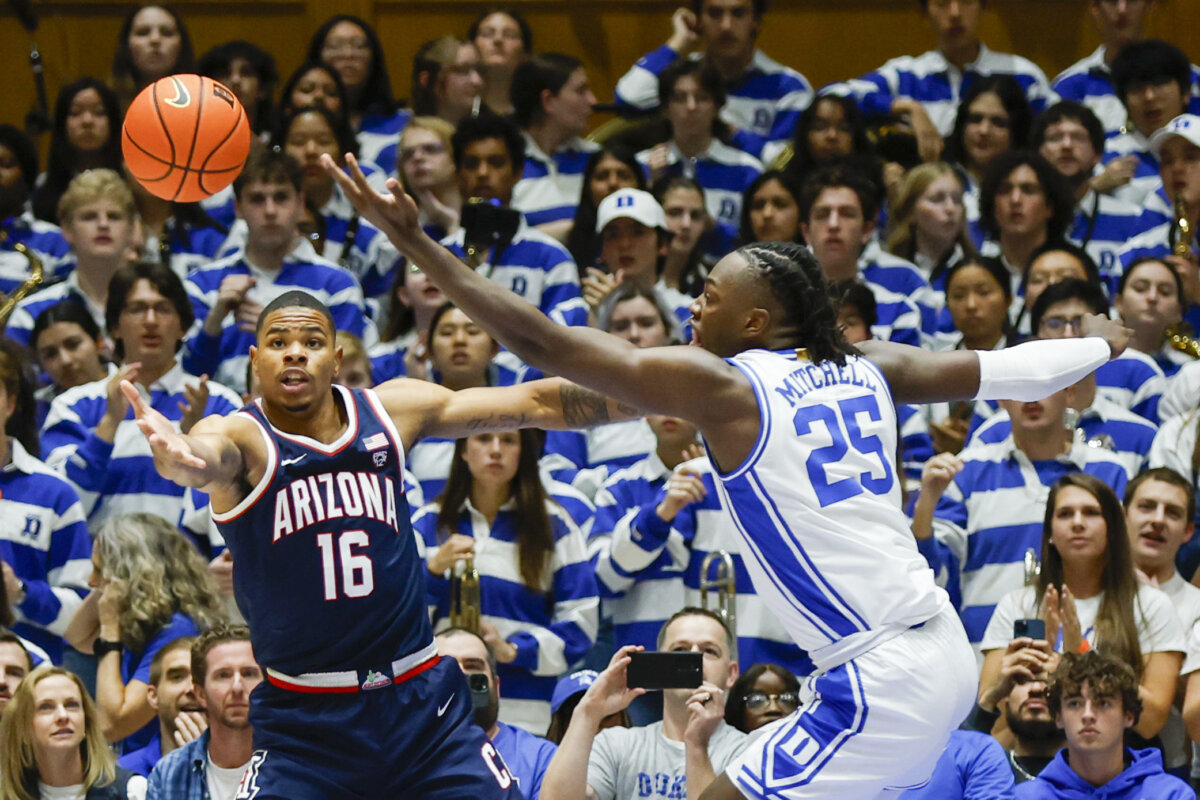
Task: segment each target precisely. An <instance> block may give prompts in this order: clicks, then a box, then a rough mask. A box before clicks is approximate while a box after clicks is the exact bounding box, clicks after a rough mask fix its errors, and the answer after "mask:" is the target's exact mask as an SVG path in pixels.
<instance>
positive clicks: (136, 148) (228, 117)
mask: <svg viewBox="0 0 1200 800" xmlns="http://www.w3.org/2000/svg"><path fill="white" fill-rule="evenodd" d="M250 139H251V134H250V121H249V120H248V119H247V118H246V111H245V109H243V108H242V104H241V103H240V102H238V99H237V97H236V96H234V94H233V91H232V90H230V89H229V88H228V87H227V86H225V85H223V84H220V83H218V82H216V81H214V80H213V79H212V78H204V77H201V76H199V75H168V76H167V77H165V78H161V79H159V80H157V81H155V82H154V83H152V84H150V85H149V86H147V87H146V88H145V89H143V90H142V91H141V92H140V93H139V94H138V96H137V97H135V98H134V99H133V103H131V104H130V106H129V110H128V111H127V112H126V113H125V124H124V125H123V126H122V127H121V151H122V153H123V154H124V156H125V164H126V165H127V166H128V168H129V173H130V174H131V175H133V177H134V178H135V179H136V180H137V182H138V183H140V184H141V185H142V186H144V187H145V188H146V190H147V191H148V192H150V193H151V194H153V195H155V196H157V197H161V198H163V199H164V200H173V201H175V202H179V203H194V202H196V201H198V200H203V199H204V198H206V197H209V196H211V195H213V194H216V193H217V192H219V191H221V190H222V189H224V188H225V187H226V186H228V185H229V184H231V183H233V179H234V178H236V177H237V176H238V173H240V172H241V171H242V165H244V164H245V163H246V156H247V155H249V153H250Z"/></svg>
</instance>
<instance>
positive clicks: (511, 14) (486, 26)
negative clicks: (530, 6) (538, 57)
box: [467, 8, 533, 114]
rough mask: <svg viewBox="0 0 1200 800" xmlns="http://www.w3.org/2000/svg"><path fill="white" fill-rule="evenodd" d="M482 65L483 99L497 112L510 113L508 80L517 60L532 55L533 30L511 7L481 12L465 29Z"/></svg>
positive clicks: (517, 64) (515, 68)
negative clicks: (477, 50) (476, 49)
mask: <svg viewBox="0 0 1200 800" xmlns="http://www.w3.org/2000/svg"><path fill="white" fill-rule="evenodd" d="M467 39H468V40H469V41H471V42H473V43H474V44H475V47H476V48H478V49H479V55H480V58H481V59H482V65H483V82H484V88H483V101H484V103H485V104H486V105H487V107H488V108H490V109H492V110H493V111H495V112H496V113H497V114H511V113H512V110H513V106H512V79H513V75H514V74H515V73H516V71H517V67H518V66H520V65H521V62H522V61H524V60H525V59H527V58H529V57H530V56H531V55H533V29H532V28H530V27H529V23H528V22H526V21H525V17H523V16H521V14H520V12H518V11H516V10H514V9H511V8H497V9H492V10H489V11H485V12H483V13H482V14H480V15H479V16H478V17H476V18H475V21H474V22H472V23H471V27H470V28H469V29H468V30H467Z"/></svg>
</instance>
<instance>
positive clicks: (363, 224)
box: [217, 173, 400, 298]
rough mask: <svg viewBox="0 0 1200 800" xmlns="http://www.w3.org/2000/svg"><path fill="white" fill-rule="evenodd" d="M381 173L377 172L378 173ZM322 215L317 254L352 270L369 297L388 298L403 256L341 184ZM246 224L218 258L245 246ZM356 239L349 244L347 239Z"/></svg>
mask: <svg viewBox="0 0 1200 800" xmlns="http://www.w3.org/2000/svg"><path fill="white" fill-rule="evenodd" d="M376 174H378V173H376ZM320 214H321V216H322V217H323V218H324V221H325V236H324V239H323V248H322V251H321V252H320V253H318V254H317V255H319V256H321V257H322V258H324V259H325V260H327V261H329V262H330V263H333V264H337V265H339V266H341V267H344V268H345V269H347V270H349V271H350V272H351V274H353V275H354V277H355V278H357V279H358V282H359V284H360V285H361V286H362V289H363V294H364V295H366V296H367V297H369V298H382V297H384V296H385V295H387V292H388V290H389V289H390V288H391V287H392V281H393V280H394V279H395V277H396V268H397V266H399V264H400V253H398V252H397V251H396V247H395V245H393V244H392V243H391V241H390V240H389V239H388V238H387V237H386V236H384V235H383V233H382V232H380V231H379V229H378V228H376V227H375V226H374V225H372V224H370V223H369V222H367V221H366V220H364V219H362V218H361V217H359V216H358V213H357V212H356V211H355V210H354V206H353V205H351V204H350V200H349V199H348V198H347V197H346V193H345V192H343V191H342V187H341V186H339V185H338V184H336V183H335V184H334V185H333V195H332V196H331V197H330V198H329V201H328V202H327V203H325V205H323V206H321V209H320ZM246 233H247V228H246V223H245V222H244V221H242V220H238V221H237V222H235V223H234V224H233V226H232V227H231V228H230V230H229V238H227V239H226V240H225V242H224V244H223V245H222V247H221V251H220V253H219V254H218V256H217V257H218V258H226V257H228V256H231V255H233V254H234V253H237V252H240V251H242V250H243V249H245V247H246ZM350 234H353V238H351V239H350V241H349V242H347V241H346V240H347V238H348V236H349V235H350Z"/></svg>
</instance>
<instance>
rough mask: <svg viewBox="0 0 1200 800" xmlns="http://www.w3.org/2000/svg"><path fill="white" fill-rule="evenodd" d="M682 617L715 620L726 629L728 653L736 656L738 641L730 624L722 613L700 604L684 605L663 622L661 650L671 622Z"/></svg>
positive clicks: (659, 633)
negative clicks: (727, 623)
mask: <svg viewBox="0 0 1200 800" xmlns="http://www.w3.org/2000/svg"><path fill="white" fill-rule="evenodd" d="M681 617H707V618H708V619H711V620H712V621H713V622H715V623H717V624H718V625H720V626H721V630H723V631H725V650H726V655H727V656H729V657H730V658H733V657H734V655H733V654H734V653H736V652H737V642H735V641H734V638H733V631H731V630H730V629H729V626H728V625H726V624H725V620H723V619H721V617H720V615H718V614H717V613H716V612H715V611H710V610H709V609H707V608H700V606H684V607H683V608H681V609H679V610H678V611H676V612H675V613H674V614H672V615H671V617H670V619H668V620H667V621H666V622H664V623H663V625H662V627H661V628H659V629H658V649H659V650H662V648H663V645H664V644H666V642H667V629H668V628H670V627H671V623H673V622H674V621H675V620H677V619H680V618H681Z"/></svg>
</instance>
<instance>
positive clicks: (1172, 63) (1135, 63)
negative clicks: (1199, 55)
mask: <svg viewBox="0 0 1200 800" xmlns="http://www.w3.org/2000/svg"><path fill="white" fill-rule="evenodd" d="M1112 82H1113V89H1115V90H1116V92H1117V97H1119V98H1120V99H1121V102H1122V103H1124V102H1125V96H1126V95H1127V94H1129V90H1130V89H1131V88H1133V86H1135V85H1137V84H1149V85H1159V84H1163V83H1167V82H1171V83H1174V84H1176V85H1177V86H1178V87H1179V93H1180V95H1181V96H1182V97H1183V104H1184V107H1185V108H1186V106H1187V99H1188V97H1189V96H1190V95H1191V93H1192V65H1191V62H1189V61H1188V57H1187V56H1186V55H1185V54H1184V52H1183V51H1182V50H1180V49H1179V48H1178V47H1176V46H1175V45H1173V44H1168V43H1166V42H1164V41H1163V40H1162V39H1143V40H1142V41H1140V42H1132V43H1130V44H1127V45H1125V47H1123V48H1122V49H1121V52H1120V53H1119V54H1118V55H1117V57H1116V58H1115V59H1113V63H1112Z"/></svg>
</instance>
